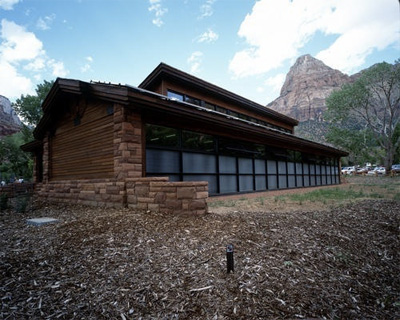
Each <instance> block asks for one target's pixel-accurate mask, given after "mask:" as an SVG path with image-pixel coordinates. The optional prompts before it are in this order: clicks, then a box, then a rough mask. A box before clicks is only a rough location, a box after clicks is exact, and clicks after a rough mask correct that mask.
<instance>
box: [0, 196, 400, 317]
mask: <svg viewBox="0 0 400 320" xmlns="http://www.w3.org/2000/svg"><path fill="white" fill-rule="evenodd" d="M233 210H234V208H232V212H231V213H229V214H227V213H213V214H209V215H206V216H198V217H179V216H171V215H164V214H155V213H138V212H134V211H131V210H127V209H121V210H115V209H99V208H88V207H82V206H67V205H48V206H44V205H42V206H40V207H36V208H35V210H34V211H32V212H30V213H27V214H16V213H12V212H3V213H0V232H1V237H0V298H1V309H0V318H1V319H24V318H29V319H311V318H318V319H399V318H400V277H399V275H400V259H399V251H400V250H399V248H400V202H398V201H397V202H396V201H386V200H368V201H362V202H358V203H354V204H350V205H348V206H345V207H341V208H336V209H332V210H326V211H302V212H300V211H297V212H268V210H265V211H264V212H242V211H240V212H238V211H233ZM34 217H53V218H58V219H60V222H59V223H57V224H52V225H45V226H41V227H36V226H32V225H28V224H27V223H26V219H27V218H34ZM230 243H231V244H233V245H234V250H235V251H234V263H235V265H234V272H233V273H229V274H228V273H227V270H226V268H227V266H226V250H225V249H226V245H227V244H230Z"/></svg>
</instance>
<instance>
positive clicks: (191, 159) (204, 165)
mask: <svg viewBox="0 0 400 320" xmlns="http://www.w3.org/2000/svg"><path fill="white" fill-rule="evenodd" d="M215 159H216V156H214V155H208V154H199V153H188V152H184V153H183V155H182V162H183V172H184V173H217V164H216V161H215Z"/></svg>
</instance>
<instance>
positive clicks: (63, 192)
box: [36, 177, 208, 215]
mask: <svg viewBox="0 0 400 320" xmlns="http://www.w3.org/2000/svg"><path fill="white" fill-rule="evenodd" d="M36 194H37V195H38V196H39V197H40V198H42V199H44V200H47V201H49V202H64V203H71V202H73V203H78V204H84V205H91V206H107V207H116V208H118V207H129V208H132V209H135V210H140V211H148V210H150V211H153V212H165V213H171V214H183V215H193V214H195V215H197V214H206V213H207V210H208V207H207V198H208V182H205V181H194V182H190V181H179V182H169V181H168V178H167V177H159V178H158V177H151V178H129V179H127V180H126V182H119V181H117V180H114V179H104V180H78V181H53V182H48V183H45V184H43V183H40V184H37V185H36Z"/></svg>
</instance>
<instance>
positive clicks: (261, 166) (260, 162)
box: [254, 159, 265, 174]
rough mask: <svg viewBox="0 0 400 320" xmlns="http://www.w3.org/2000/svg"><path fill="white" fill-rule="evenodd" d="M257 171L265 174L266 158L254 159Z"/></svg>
mask: <svg viewBox="0 0 400 320" xmlns="http://www.w3.org/2000/svg"><path fill="white" fill-rule="evenodd" d="M254 167H255V171H256V172H255V173H258V174H265V160H260V159H255V160H254Z"/></svg>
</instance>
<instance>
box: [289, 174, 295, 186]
mask: <svg viewBox="0 0 400 320" xmlns="http://www.w3.org/2000/svg"><path fill="white" fill-rule="evenodd" d="M288 180H289V188H294V187H296V177H295V176H288Z"/></svg>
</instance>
